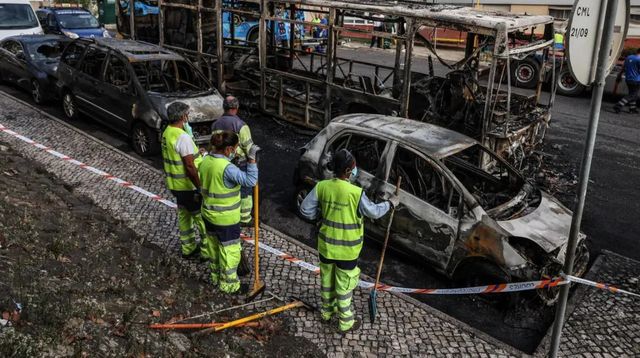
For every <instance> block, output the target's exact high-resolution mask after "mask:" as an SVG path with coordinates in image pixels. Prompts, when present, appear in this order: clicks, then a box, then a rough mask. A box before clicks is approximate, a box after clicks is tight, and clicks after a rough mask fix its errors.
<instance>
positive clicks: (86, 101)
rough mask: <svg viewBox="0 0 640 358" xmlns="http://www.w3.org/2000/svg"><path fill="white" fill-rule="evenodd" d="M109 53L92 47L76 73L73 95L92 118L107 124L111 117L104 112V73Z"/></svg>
mask: <svg viewBox="0 0 640 358" xmlns="http://www.w3.org/2000/svg"><path fill="white" fill-rule="evenodd" d="M106 57H107V51H106V50H105V49H103V48H100V47H98V46H94V45H90V46H88V48H87V50H86V51H85V53H84V56H83V58H82V60H81V61H80V67H79V68H78V70H77V71H74V76H73V81H74V82H75V85H74V86H73V94H74V96H75V97H76V98H77V99H78V106H79V107H80V108H81V109H82V110H83V111H84V112H86V113H87V114H89V115H90V116H91V117H92V118H95V119H98V120H101V121H103V122H106V121H108V120H109V115H108V113H107V112H105V111H104V110H103V107H104V99H103V95H102V94H103V93H102V91H103V88H104V85H103V82H102V78H103V72H104V63H105V59H106Z"/></svg>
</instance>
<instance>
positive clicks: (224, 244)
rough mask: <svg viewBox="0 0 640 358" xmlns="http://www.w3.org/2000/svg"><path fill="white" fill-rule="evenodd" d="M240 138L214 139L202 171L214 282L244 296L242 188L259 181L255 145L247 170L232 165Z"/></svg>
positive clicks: (223, 136) (221, 136) (224, 134)
mask: <svg viewBox="0 0 640 358" xmlns="http://www.w3.org/2000/svg"><path fill="white" fill-rule="evenodd" d="M238 143H239V139H238V135H237V134H235V133H233V132H229V131H223V132H218V133H215V134H213V135H212V136H211V149H212V152H210V153H209V154H208V155H206V156H205V157H204V159H203V160H202V163H200V167H199V168H198V171H199V173H200V178H201V180H202V198H203V201H202V217H203V218H204V223H205V226H206V228H207V240H206V244H207V245H208V247H207V253H208V255H209V257H210V260H211V261H210V264H209V267H210V268H211V281H212V283H213V284H214V285H219V286H220V290H221V291H222V292H225V293H238V292H240V293H243V292H242V291H241V290H240V280H239V279H238V272H237V271H238V264H239V263H240V255H241V249H242V246H241V244H240V207H241V199H240V189H241V187H243V186H244V187H253V186H255V185H256V183H257V182H258V166H257V164H256V155H257V152H258V151H259V150H260V148H259V147H258V146H257V145H255V144H254V145H252V146H251V149H250V150H249V152H248V153H247V170H246V172H243V171H242V170H240V169H239V168H238V167H236V166H235V165H234V164H232V163H231V161H232V160H233V157H234V156H235V154H236V150H237V148H238Z"/></svg>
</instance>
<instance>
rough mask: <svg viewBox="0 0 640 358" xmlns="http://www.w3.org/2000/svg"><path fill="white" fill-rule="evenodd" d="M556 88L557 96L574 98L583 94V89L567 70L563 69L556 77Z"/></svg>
mask: <svg viewBox="0 0 640 358" xmlns="http://www.w3.org/2000/svg"><path fill="white" fill-rule="evenodd" d="M556 86H557V88H558V89H557V91H558V93H559V94H561V95H563V96H570V97H575V96H579V95H581V94H582V92H584V90H585V87H584V86H583V85H581V84H579V83H578V81H576V79H575V78H573V75H572V74H571V71H570V70H569V69H568V68H563V69H562V71H560V73H558V74H557V75H556Z"/></svg>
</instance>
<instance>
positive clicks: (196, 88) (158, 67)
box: [132, 60, 211, 93]
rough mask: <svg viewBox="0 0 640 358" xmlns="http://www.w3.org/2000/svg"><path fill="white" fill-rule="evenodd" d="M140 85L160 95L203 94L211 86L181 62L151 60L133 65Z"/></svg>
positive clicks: (186, 64)
mask: <svg viewBox="0 0 640 358" xmlns="http://www.w3.org/2000/svg"><path fill="white" fill-rule="evenodd" d="M132 66H133V70H134V71H135V74H136V77H137V78H138V81H139V82H140V85H141V86H142V87H143V88H145V89H146V90H148V91H154V92H158V93H171V92H182V93H188V92H192V93H194V92H195V93H202V92H205V91H210V90H211V86H210V85H209V83H208V82H207V81H206V79H205V78H204V77H203V76H202V75H200V74H199V73H198V72H197V71H196V69H195V67H193V66H191V65H189V63H188V62H186V61H181V60H175V61H174V60H170V61H167V60H151V61H144V62H142V61H139V62H133V63H132Z"/></svg>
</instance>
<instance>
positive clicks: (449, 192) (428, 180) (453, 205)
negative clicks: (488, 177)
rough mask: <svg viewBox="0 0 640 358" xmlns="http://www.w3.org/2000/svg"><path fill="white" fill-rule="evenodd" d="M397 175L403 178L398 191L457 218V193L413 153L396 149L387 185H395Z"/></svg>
mask: <svg viewBox="0 0 640 358" xmlns="http://www.w3.org/2000/svg"><path fill="white" fill-rule="evenodd" d="M398 175H400V176H402V183H401V184H400V189H402V190H404V191H405V192H407V193H409V194H411V195H413V196H415V197H417V198H418V199H420V200H422V201H424V202H426V203H429V204H430V205H432V206H434V207H436V208H438V209H440V210H442V211H444V212H445V213H447V214H449V215H451V216H454V217H456V218H457V210H458V207H459V204H460V200H461V196H460V193H458V191H457V190H456V189H455V188H454V187H453V185H452V184H451V182H450V181H449V179H448V178H446V177H445V176H444V175H443V174H442V172H440V171H439V170H437V169H436V168H434V166H433V165H432V164H431V163H430V162H429V161H427V160H425V159H423V158H422V157H420V156H418V155H417V154H415V153H414V152H413V151H410V150H408V149H405V148H402V147H398V149H397V150H396V154H395V157H394V158H393V164H392V165H391V171H390V173H389V183H392V184H393V185H395V183H396V182H397V180H398Z"/></svg>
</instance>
